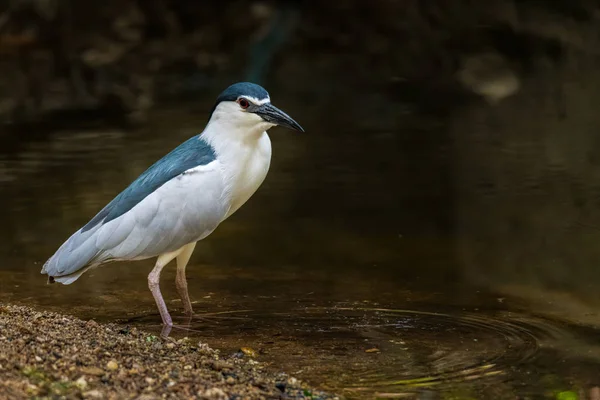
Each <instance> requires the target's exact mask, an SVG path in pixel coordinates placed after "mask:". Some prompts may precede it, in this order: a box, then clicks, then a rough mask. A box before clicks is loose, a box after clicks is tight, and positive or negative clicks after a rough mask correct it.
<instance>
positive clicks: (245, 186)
mask: <svg viewBox="0 0 600 400" xmlns="http://www.w3.org/2000/svg"><path fill="white" fill-rule="evenodd" d="M201 137H202V138H203V139H204V140H206V141H207V142H208V143H209V144H210V145H211V146H212V147H213V148H214V150H215V153H216V154H217V159H218V160H219V163H220V164H221V168H222V170H223V173H224V179H225V184H226V186H227V190H226V191H227V192H228V193H229V195H228V197H229V199H230V202H231V208H230V210H229V212H228V213H227V216H226V217H228V216H229V215H231V214H232V213H234V212H235V211H236V210H237V209H238V208H239V207H241V206H242V204H244V203H245V202H246V201H247V200H248V199H249V198H250V196H252V194H253V193H254V192H255V191H256V190H257V189H258V187H259V186H260V185H261V183H262V182H263V180H264V179H265V177H266V175H267V172H268V170H269V165H270V163H271V140H270V139H269V135H267V132H266V130H265V129H264V128H263V127H260V129H258V130H256V131H250V132H248V130H243V131H242V128H240V127H238V126H235V124H228V123H224V124H217V123H215V122H213V123H209V124H208V125H207V126H206V129H205V130H204V132H202V135H201Z"/></svg>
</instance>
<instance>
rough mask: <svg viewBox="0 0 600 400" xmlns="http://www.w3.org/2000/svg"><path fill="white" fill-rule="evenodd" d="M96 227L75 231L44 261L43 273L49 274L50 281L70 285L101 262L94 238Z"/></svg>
mask: <svg viewBox="0 0 600 400" xmlns="http://www.w3.org/2000/svg"><path fill="white" fill-rule="evenodd" d="M94 233H95V229H93V230H90V231H86V232H82V231H81V230H79V231H77V232H75V233H74V234H73V235H72V236H71V237H70V238H69V239H67V241H66V242H64V243H63V244H62V246H60V248H59V249H58V250H57V251H56V253H54V255H53V256H52V257H50V258H49V259H48V261H46V262H45V263H44V266H43V267H42V271H41V273H42V274H47V275H48V283H54V282H59V283H62V284H63V285H69V284H71V283H73V282H75V281H76V280H77V279H78V278H79V277H80V276H81V275H82V274H83V273H84V272H86V271H87V270H88V269H90V268H92V267H94V266H96V265H98V264H100V263H101V262H98V260H97V257H98V254H99V253H100V251H99V249H98V248H97V247H96V240H95V238H94Z"/></svg>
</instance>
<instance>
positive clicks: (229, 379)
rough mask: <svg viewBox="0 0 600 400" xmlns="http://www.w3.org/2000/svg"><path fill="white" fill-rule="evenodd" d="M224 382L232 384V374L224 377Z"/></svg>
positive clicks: (233, 381) (233, 380)
mask: <svg viewBox="0 0 600 400" xmlns="http://www.w3.org/2000/svg"><path fill="white" fill-rule="evenodd" d="M225 382H226V383H227V384H228V385H233V384H234V383H235V379H234V378H233V376H228V377H227V379H225Z"/></svg>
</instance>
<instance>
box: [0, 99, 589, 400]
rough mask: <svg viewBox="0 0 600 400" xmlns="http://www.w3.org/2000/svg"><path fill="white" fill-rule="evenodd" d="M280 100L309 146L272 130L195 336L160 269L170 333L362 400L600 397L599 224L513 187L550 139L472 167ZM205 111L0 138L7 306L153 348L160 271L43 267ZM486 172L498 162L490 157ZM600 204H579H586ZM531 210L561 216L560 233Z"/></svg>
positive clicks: (201, 260) (198, 264) (203, 284)
mask: <svg viewBox="0 0 600 400" xmlns="http://www.w3.org/2000/svg"><path fill="white" fill-rule="evenodd" d="M284 100H285V99H282V100H281V103H280V105H281V106H282V108H284V109H286V110H287V111H289V112H290V114H291V115H293V116H294V117H295V118H296V119H297V120H298V121H299V122H301V123H302V125H304V127H305V129H306V130H307V131H308V133H307V134H305V135H300V134H296V133H292V132H288V131H285V130H281V129H274V130H272V131H271V138H272V141H273V147H274V160H273V164H272V168H271V172H270V174H269V176H268V178H267V181H266V182H265V184H264V185H263V187H262V188H261V189H260V190H259V192H258V193H257V194H256V195H255V196H254V197H253V198H252V199H251V200H250V201H249V202H248V203H247V204H246V205H245V206H244V207H243V208H242V209H241V210H240V211H239V212H238V213H236V215H235V216H233V217H232V218H230V220H228V221H226V222H225V223H224V224H223V225H222V226H221V227H219V229H218V230H217V231H216V232H215V233H214V234H213V235H211V236H210V237H209V238H208V239H206V240H205V241H203V242H202V243H200V245H199V246H197V248H196V251H195V254H194V256H193V258H192V260H191V262H190V265H189V266H188V270H187V271H188V273H187V275H188V280H189V291H190V294H191V297H192V300H193V301H194V307H195V316H194V318H193V320H192V321H191V322H189V323H188V321H185V320H184V319H183V318H182V316H181V309H180V303H179V302H178V300H177V296H176V292H175V288H174V270H173V268H167V269H166V270H165V272H164V273H163V276H162V290H163V294H164V295H165V298H166V299H167V302H168V304H169V308H170V310H171V313H172V315H173V317H174V320H175V324H176V327H175V328H174V329H173V331H172V333H171V334H172V335H174V336H178V337H179V336H188V337H191V338H195V339H200V340H203V341H206V342H207V343H209V344H210V345H211V346H213V347H215V348H219V349H221V350H222V352H223V354H224V355H225V356H228V355H231V354H234V353H236V352H237V351H238V350H239V349H240V348H242V347H248V348H251V349H253V350H254V351H255V352H256V358H257V359H258V360H262V361H266V362H268V363H272V365H273V368H276V369H283V370H285V371H286V372H289V373H290V374H293V375H295V376H297V377H299V378H301V379H304V380H307V381H309V382H310V383H311V384H314V385H317V386H318V387H319V388H323V389H327V390H331V391H335V392H339V393H343V394H345V395H346V396H348V397H349V398H373V397H380V398H419V399H437V398H456V399H459V398H460V399H462V398H465V399H466V398H469V399H471V398H478V399H479V398H494V399H504V398H511V399H514V398H557V397H560V396H563V397H561V398H590V399H593V398H600V397H593V396H597V394H595V393H597V390H598V389H597V388H596V386H595V385H599V384H600V382H599V381H598V376H600V374H599V373H600V340H599V339H600V330H597V329H596V328H597V327H598V326H599V323H600V318H599V317H598V309H599V307H600V306H599V305H598V303H597V301H596V299H597V295H596V293H598V286H599V284H598V281H594V278H595V277H596V273H595V271H596V270H597V268H595V267H596V266H597V264H596V265H594V261H596V258H595V246H594V245H593V243H594V241H593V238H594V237H595V235H597V234H598V233H597V232H596V228H594V224H593V221H592V222H589V224H588V225H584V224H579V225H576V224H573V223H572V220H570V219H568V218H567V216H568V215H570V214H569V213H568V212H567V211H569V210H570V209H569V207H567V206H565V201H564V199H563V198H561V197H560V196H559V195H557V193H560V191H559V190H555V191H554V192H549V191H548V190H547V186H545V183H544V180H543V179H542V178H538V177H536V176H533V177H532V176H529V177H527V182H528V183H529V186H524V187H520V188H519V191H518V192H512V191H511V190H513V187H511V185H510V184H511V182H512V183H514V182H520V180H519V179H518V176H519V171H520V169H519V168H521V169H525V170H527V169H528V164H527V162H524V161H523V157H525V159H526V160H530V161H531V163H533V164H539V162H538V161H536V157H537V156H538V155H537V153H536V152H535V151H531V149H534V150H535V149H537V147H536V146H538V143H537V142H535V141H534V142H531V143H530V147H527V149H526V151H524V152H523V153H519V152H518V151H517V152H516V153H515V151H516V150H514V146H513V152H512V153H511V152H508V153H507V152H506V151H505V148H504V147H506V146H505V145H506V143H502V141H501V140H500V145H498V142H499V139H498V137H497V136H496V137H494V136H491V137H484V138H481V137H478V138H477V141H476V146H472V148H474V149H476V150H477V151H474V152H472V153H471V152H469V151H468V150H469V143H466V142H467V138H465V136H464V135H463V134H456V133H453V132H452V130H451V129H446V128H444V127H443V124H438V123H436V124H431V123H427V124H424V123H422V121H421V123H420V124H416V123H414V121H411V120H400V121H398V120H393V121H392V120H391V119H390V120H387V124H388V125H385V124H382V126H380V127H378V128H377V129H375V128H373V127H370V128H365V127H364V126H361V125H359V124H350V123H349V124H348V125H347V126H334V125H333V124H330V125H324V124H323V117H319V116H317V117H314V116H313V117H312V118H310V117H309V115H313V114H311V113H310V109H309V108H308V107H303V106H296V107H294V106H293V104H292V105H290V103H289V102H285V101H284ZM209 108H210V105H208V104H194V105H187V106H185V107H178V108H177V109H171V110H168V109H165V110H160V111H157V112H156V113H155V115H154V116H153V117H152V120H151V123H150V124H149V126H148V127H146V128H143V129H140V130H138V131H135V132H123V131H120V130H117V129H105V130H98V129H97V130H94V131H85V132H81V131H77V132H72V131H58V132H55V133H52V134H51V135H48V136H45V137H35V138H33V137H32V138H26V137H19V138H18V139H14V138H11V140H10V141H9V140H8V139H7V137H4V138H1V137H0V139H2V140H3V141H2V145H1V146H2V149H1V150H0V187H1V188H2V196H1V197H0V221H1V222H2V229H1V230H0V255H1V256H2V263H1V264H0V286H1V291H0V301H11V302H16V303H25V304H30V305H37V306H39V307H43V308H47V309H53V310H59V311H62V312H67V313H70V314H74V315H77V316H80V317H83V318H95V319H98V320H101V321H118V322H121V323H126V324H129V325H135V326H143V327H146V328H148V329H152V330H154V331H156V332H159V331H160V324H159V322H160V318H159V316H158V313H157V310H156V308H155V306H154V303H153V300H152V297H151V295H150V293H149V291H148V289H147V285H146V276H147V274H148V272H149V271H150V269H151V268H152V261H142V262H136V263H121V264H113V265H108V266H106V267H103V268H100V269H97V270H94V271H91V272H89V273H87V274H85V275H84V276H83V277H82V278H81V279H80V280H79V281H77V282H76V283H75V284H73V285H70V286H59V285H46V284H45V279H44V276H42V275H40V274H39V270H40V268H41V264H42V263H43V262H44V261H45V260H46V258H47V257H48V256H50V255H51V254H52V252H53V251H54V250H55V249H56V248H57V247H58V246H59V245H60V244H61V243H62V241H63V240H64V239H66V238H67V236H68V235H69V234H71V233H72V232H73V231H74V230H76V229H77V228H78V227H80V226H81V225H82V224H84V223H85V222H87V221H88V220H89V219H90V218H91V217H92V216H93V215H94V214H95V213H96V212H97V211H98V210H99V209H100V208H101V207H102V206H103V205H104V204H106V203H107V202H108V201H110V200H111V199H112V198H113V197H114V195H116V194H117V193H118V192H119V191H120V190H122V189H123V188H124V187H126V185H127V184H128V183H129V182H131V181H132V180H133V179H135V177H136V176H137V175H139V174H140V173H141V172H143V170H144V169H145V168H147V167H148V166H149V165H150V164H151V163H152V162H154V161H155V160H157V159H158V158H160V157H161V156H162V155H164V154H165V153H167V152H168V151H170V150H171V149H172V148H173V147H175V146H176V145H177V144H178V143H180V142H182V141H183V140H185V139H186V138H188V137H189V136H191V135H193V134H195V133H197V132H198V131H199V130H200V129H201V128H202V126H203V124H204V122H205V119H206V116H205V115H202V114H198V113H197V110H204V109H206V110H208V109H209ZM303 113H304V114H303ZM323 126H325V127H326V128H323ZM459 126H460V125H459ZM350 127H352V128H350ZM460 132H464V129H463V130H461V131H460ZM461 135H462V136H461ZM512 144H514V143H513V142H510V143H509V145H512ZM495 147H496V148H499V150H498V153H499V154H505V155H506V158H505V159H503V160H502V161H503V162H505V164H501V165H502V168H504V170H506V171H509V172H510V171H513V170H514V171H516V173H514V174H509V173H508V172H506V171H505V172H502V173H498V174H496V175H494V174H492V173H489V170H493V168H492V167H489V168H487V169H486V168H477V167H476V166H475V161H476V158H477V157H478V156H481V154H484V156H486V157H489V154H488V155H485V154H487V153H485V151H488V152H489V151H491V150H490V149H493V148H495ZM509 147H510V146H509ZM538 147H539V146H538ZM482 149H483V150H484V151H483V152H482V151H480V150H482ZM473 154H475V155H473ZM507 154H508V155H507ZM515 154H516V155H515ZM486 165H492V166H498V165H500V164H498V160H497V159H493V157H490V161H489V164H486ZM511 168H512V169H511ZM552 168H554V169H552ZM550 170H552V171H555V172H556V173H565V174H570V175H569V177H568V179H570V181H568V179H567V182H566V184H567V186H569V185H570V186H572V184H573V182H579V181H578V175H577V173H576V171H575V172H573V171H571V170H569V168H568V166H564V167H563V168H558V170H557V169H556V167H555V166H554V165H551V168H550ZM465 171H466V172H465ZM479 172H481V174H482V175H484V178H482V179H480V177H479V176H476V174H477V173H479ZM486 173H489V174H488V175H486ZM507 175H510V176H517V178H513V180H512V181H511V180H508V181H507V179H506V176H507ZM507 182H508V184H507ZM532 183H533V184H532ZM555 186H557V185H556V184H555V185H554V186H553V187H555ZM584 186H585V185H584ZM555 189H556V188H555ZM592 189H593V188H591V187H590V188H588V189H586V190H580V192H579V194H580V197H583V199H584V203H585V200H589V201H592V200H593V199H594V198H595V193H596V192H595V191H594V190H592ZM509 194H512V195H513V197H511V196H509ZM516 195H519V196H516ZM531 199H538V200H537V201H538V202H537V203H536V202H535V201H531V202H529V201H530V200H531ZM539 199H543V201H540V200H539ZM580 203H581V201H580ZM580 203H578V204H580ZM542 204H543V206H542ZM532 205H533V209H543V210H546V209H547V210H546V212H548V214H553V222H552V224H548V223H546V222H545V221H546V219H544V215H541V216H535V215H533V214H532V212H531V210H532V208H531V207H530V206H532ZM553 207H554V208H553ZM552 210H553V211H552ZM531 218H534V219H535V221H534V222H531ZM507 220H510V221H511V224H512V225H511V226H510V229H508V230H506V232H507V233H505V230H504V227H503V225H502V224H503V223H504V222H505V221H507ZM562 222H565V223H562ZM554 225H556V226H559V228H557V229H555V231H557V232H559V233H560V234H559V233H557V234H556V235H557V236H558V237H562V238H563V241H562V242H561V241H560V240H556V241H554V242H551V243H550V244H546V245H545V247H544V246H541V247H537V248H532V246H531V242H530V241H528V239H527V238H528V237H537V236H536V232H542V231H543V232H546V233H544V234H540V235H539V237H540V238H542V239H540V240H541V241H544V240H547V238H548V234H547V232H555V231H552V229H553V226H554ZM565 225H566V226H567V227H568V229H566V228H565ZM565 232H566V233H565ZM567 233H568V235H567ZM561 235H562V236H561ZM578 238H579V239H581V238H584V239H585V240H586V241H587V242H588V245H587V246H581V243H579V242H578V240H579V239H578ZM584 239H581V240H584ZM570 251H572V252H573V253H571V252H570ZM573 254H577V255H578V256H577V257H574V256H573ZM548 260H551V261H550V262H549V261H548ZM552 260H554V261H552ZM592 269H594V271H593V272H588V271H590V270H592ZM569 395H573V396H578V397H564V396H569Z"/></svg>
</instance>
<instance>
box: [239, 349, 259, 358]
mask: <svg viewBox="0 0 600 400" xmlns="http://www.w3.org/2000/svg"><path fill="white" fill-rule="evenodd" d="M240 351H241V352H242V353H244V354H245V355H247V356H248V357H256V351H255V350H254V349H253V348H251V347H242V348H241V349H240Z"/></svg>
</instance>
